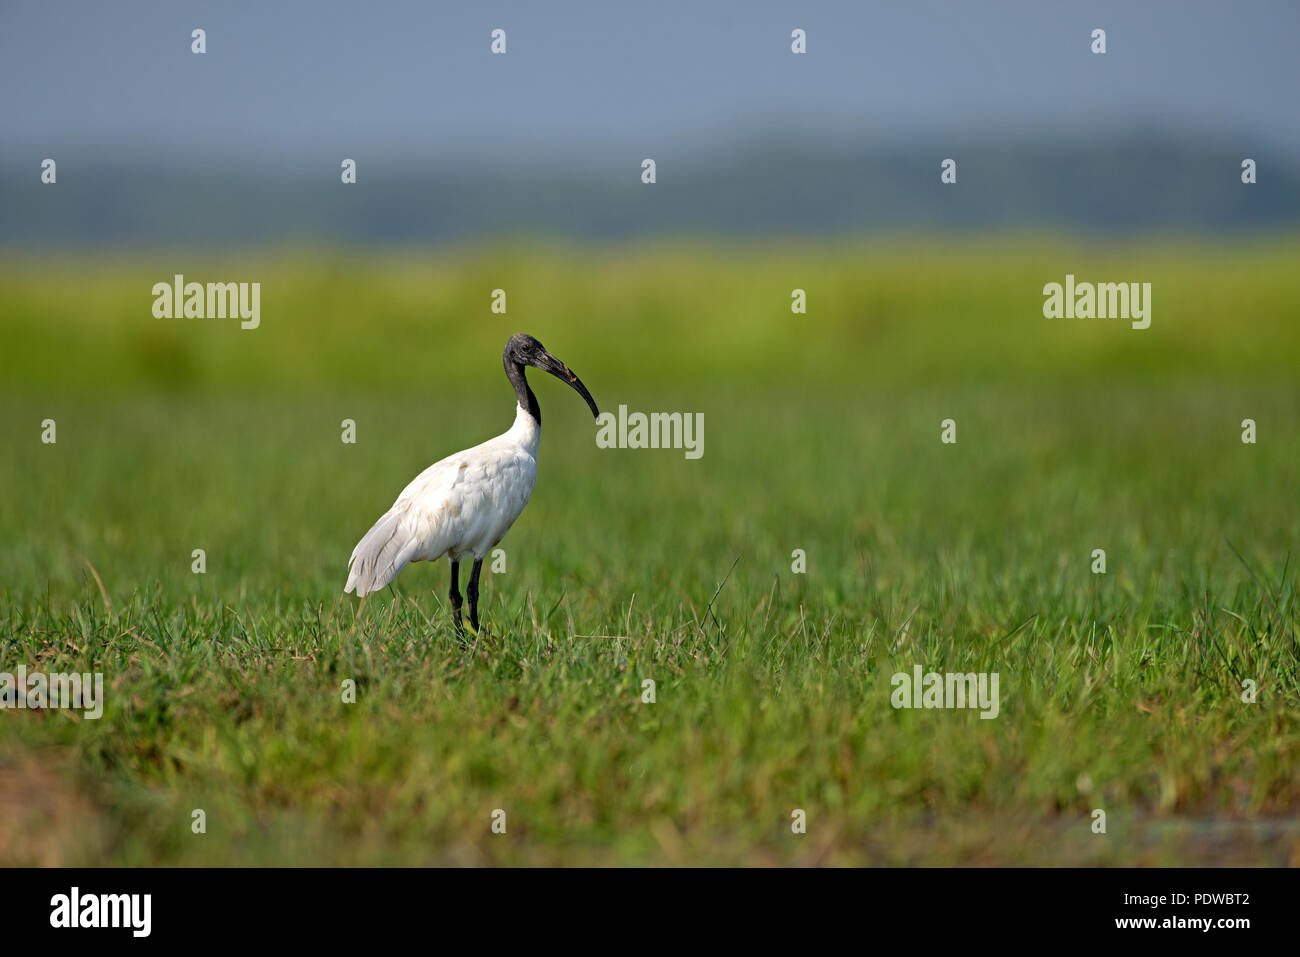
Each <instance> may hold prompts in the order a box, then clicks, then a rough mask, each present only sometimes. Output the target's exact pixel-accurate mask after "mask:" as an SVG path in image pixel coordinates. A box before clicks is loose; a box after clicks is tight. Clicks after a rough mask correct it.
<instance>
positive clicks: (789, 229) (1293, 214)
mask: <svg viewBox="0 0 1300 957" xmlns="http://www.w3.org/2000/svg"><path fill="white" fill-rule="evenodd" d="M792 141H793V142H792ZM373 154H374V155H371V154H370V152H368V151H366V150H364V149H358V150H355V151H353V152H352V153H351V154H349V156H350V158H352V159H355V160H356V162H357V183H356V184H355V185H343V184H342V183H341V182H340V173H341V168H340V161H341V159H342V158H343V157H342V156H337V155H332V154H331V155H326V154H325V153H324V152H322V151H320V150H317V151H314V152H312V153H310V154H304V155H302V156H297V157H285V156H283V155H278V156H276V157H274V158H272V159H269V160H267V162H266V163H264V164H259V163H258V162H256V161H255V160H254V159H251V158H249V157H248V156H247V155H246V154H240V153H237V152H233V151H232V155H235V156H239V157H240V159H239V160H237V161H235V162H231V161H229V160H225V159H214V158H213V157H210V156H207V157H205V156H197V155H195V156H187V155H186V154H184V153H183V152H167V153H165V154H160V156H159V158H149V157H148V156H147V154H143V153H136V154H135V155H134V156H133V157H131V158H126V157H124V156H122V155H118V154H117V153H115V152H114V151H113V150H111V149H106V148H94V149H91V148H85V147H82V148H76V149H65V150H62V151H54V150H50V151H48V152H47V153H46V155H51V156H54V157H55V158H56V161H57V162H58V167H57V176H58V179H57V183H56V184H55V185H53V186H49V185H45V184H42V183H41V180H40V174H41V168H40V163H41V160H42V159H44V155H33V156H30V157H15V156H13V155H12V154H7V155H5V156H4V158H3V159H0V184H2V185H0V244H3V245H6V246H9V247H16V246H17V247H23V246H37V247H40V246H101V245H129V246H137V245H138V246H155V245H161V244H168V243H188V244H200V245H202V244H208V243H217V244H231V243H235V244H238V243H246V242H254V243H267V242H282V241H297V240H307V241H323V242H330V243H344V244H354V243H355V244H380V245H383V244H403V243H429V242H433V243H451V242H457V241H463V240H470V239H477V238H492V239H499V238H503V237H504V238H517V239H527V238H529V237H533V236H545V237H555V236H558V237H566V238H572V239H575V240H611V239H621V238H631V237H638V236H646V235H666V236H681V235H717V236H738V237H761V236H769V235H794V236H798V235H830V236H835V235H861V234H870V233H874V232H881V231H899V230H918V231H941V230H952V231H978V230H988V229H1016V228H1039V227H1042V228H1048V229H1054V230H1064V231H1069V232H1079V233H1100V234H1155V233H1199V234H1206V233H1227V234H1232V233H1243V232H1244V233H1249V232H1253V231H1260V230H1272V229H1287V228H1293V227H1294V226H1296V225H1297V223H1300V163H1298V162H1297V158H1296V157H1295V156H1294V155H1293V154H1291V153H1289V152H1285V151H1273V150H1270V149H1269V148H1267V147H1263V146H1261V147H1259V148H1252V147H1251V146H1250V145H1249V144H1245V145H1243V144H1242V143H1239V142H1226V141H1223V142H1214V141H1210V140H1207V139H1206V138H1205V137H1201V136H1195V135H1190V134H1170V133H1156V132H1150V131H1143V130H1130V131H1128V132H1124V133H1119V134H1101V133H1072V134H1067V135H1057V134H1053V135H1050V136H1034V135H1031V134H1023V135H1020V136H1017V137H1015V138H1013V139H1008V138H1007V137H1006V136H1000V135H999V136H994V135H988V136H981V135H969V134H966V135H962V136H960V137H956V138H948V139H946V140H939V139H937V138H934V139H931V140H928V141H925V142H920V141H917V142H909V143H905V144H904V143H894V144H890V145H878V144H858V145H838V146H826V145H819V144H818V143H817V142H816V141H815V138H812V137H807V136H803V137H795V136H793V135H792V136H791V137H790V138H789V140H785V141H783V140H780V139H776V138H771V137H766V138H765V137H755V138H753V139H751V140H749V141H747V142H743V143H733V144H731V145H729V146H726V147H717V148H713V149H701V148H699V147H698V146H692V147H690V148H677V147H672V146H668V147H665V148H662V149H658V150H648V151H647V152H646V154H645V155H649V156H652V157H653V158H654V159H655V160H656V164H657V171H656V173H657V182H656V183H655V184H654V185H644V184H643V183H642V182H641V161H642V159H643V156H642V155H638V154H629V155H627V156H626V157H603V158H602V161H601V162H599V163H597V162H587V163H582V162H578V161H574V160H568V161H562V160H558V159H551V160H548V159H544V158H541V159H537V160H535V161H529V160H528V159H527V158H523V159H521V158H519V157H517V156H516V157H512V158H510V159H509V160H508V161H504V160H503V161H500V162H498V161H496V160H493V159H491V158H487V157H460V158H452V157H450V156H447V157H439V156H419V157H415V156H411V155H409V154H406V153H402V152H401V151H393V150H384V149H380V148H375V149H374V150H373ZM949 157H951V158H953V159H955V160H956V161H957V183H956V185H944V184H941V182H940V163H941V161H942V160H944V159H946V158H949ZM1246 157H1250V158H1252V159H1254V160H1255V161H1256V163H1257V165H1258V174H1257V175H1258V183H1257V184H1255V185H1250V186H1247V185H1243V183H1242V182H1241V163H1242V160H1243V159H1244V158H1246Z"/></svg>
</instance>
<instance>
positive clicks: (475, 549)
mask: <svg viewBox="0 0 1300 957" xmlns="http://www.w3.org/2000/svg"><path fill="white" fill-rule="evenodd" d="M541 434H542V428H541V426H540V425H539V424H538V423H537V422H536V421H535V420H534V419H533V417H532V416H531V415H530V414H529V413H528V411H527V410H526V409H524V408H523V407H522V406H516V412H515V422H514V425H512V426H511V427H510V429H509V430H508V431H506V432H503V433H502V434H501V435H498V436H496V437H495V438H492V439H488V440H487V441H486V442H484V443H482V444H481V445H476V446H474V447H473V448H472V449H466V450H465V451H463V452H457V453H456V454H455V455H449V456H447V457H446V458H445V459H443V460H442V461H440V462H435V463H434V464H433V465H430V466H429V467H428V468H427V469H425V470H424V471H423V472H421V473H420V474H419V475H417V476H416V477H415V479H414V480H413V481H412V482H411V483H410V484H409V485H407V486H406V488H404V489H402V492H401V494H400V495H398V496H397V501H396V502H394V503H393V507H392V508H390V509H389V510H388V511H387V512H385V513H384V515H383V517H382V518H380V519H379V521H377V522H375V524H374V526H373V527H372V528H371V529H370V531H368V532H366V534H365V536H364V537H363V538H362V539H361V541H360V542H358V543H357V547H356V548H354V549H353V550H352V558H351V559H349V562H348V567H349V573H348V583H347V587H346V588H344V591H345V592H351V591H355V592H356V594H357V595H358V596H362V595H367V594H369V593H370V592H372V591H378V590H379V589H381V588H383V587H384V586H385V585H387V584H388V583H389V582H391V581H392V580H393V579H394V578H396V577H397V573H398V572H400V571H401V570H402V569H403V568H405V567H406V565H407V563H408V562H432V561H437V560H438V559H440V558H444V557H446V558H450V559H451V560H452V561H460V560H461V559H463V558H468V557H471V556H472V557H473V558H474V559H476V560H477V559H481V558H483V557H484V556H485V555H487V553H488V552H490V551H491V550H492V549H493V548H495V547H496V545H497V543H499V542H500V541H501V539H502V537H503V536H504V535H505V533H506V532H507V531H508V530H509V528H510V526H511V525H513V524H514V523H515V519H517V518H518V517H519V513H520V512H522V511H523V510H524V506H525V505H527V504H528V499H529V497H530V496H531V495H532V494H533V485H534V484H536V482H537V449H538V445H539V440H540V438H541Z"/></svg>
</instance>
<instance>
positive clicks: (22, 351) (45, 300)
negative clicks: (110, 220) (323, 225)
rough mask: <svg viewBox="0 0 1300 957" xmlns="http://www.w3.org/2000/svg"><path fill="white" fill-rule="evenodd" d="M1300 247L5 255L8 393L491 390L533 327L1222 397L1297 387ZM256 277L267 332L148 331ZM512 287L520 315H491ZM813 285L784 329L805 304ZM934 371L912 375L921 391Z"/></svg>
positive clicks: (817, 374)
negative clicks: (1136, 295)
mask: <svg viewBox="0 0 1300 957" xmlns="http://www.w3.org/2000/svg"><path fill="white" fill-rule="evenodd" d="M1297 261H1300V240H1291V239H1288V240H1285V241H1272V242H1257V243H1245V242H1239V243H1228V242H1226V241H1225V242H1222V243H1217V244H1214V243H1207V242H1203V241H1191V240H1185V241H1177V240H1169V241H1167V242H1164V243H1144V244H1117V243H1114V242H1113V241H1108V242H1105V243H1100V242H1099V243H1096V244H1085V243H1081V242H1078V241H1074V242H1065V241H1062V240H1056V239H1050V238H1046V237H1042V238H1032V237H1021V238H1015V239H989V240H985V241H982V242H973V241H967V242H953V241H939V240H935V241H926V240H922V239H919V238H900V239H896V240H893V241H890V242H884V241H878V242H875V243H864V244H860V245H827V246H823V247H819V246H815V245H807V244H793V243H792V244H787V245H781V244H776V243H769V244H754V245H751V246H729V247H723V248H721V249H719V248H717V247H715V246H709V245H705V244H699V245H690V244H684V243H683V244H665V245H652V246H614V247H610V248H607V249H604V250H600V249H594V248H590V247H572V248H558V249H557V248H554V247H542V246H519V247H491V248H470V249H461V250H456V251H426V252H421V253H406V254H396V253H393V254H386V255H383V256H378V255H375V254H372V253H365V252H356V253H343V252H340V251H337V250H336V251H331V252H323V251H311V250H298V251H270V252H263V253H259V254H252V253H248V254H245V255H243V256H241V257H233V256H230V257H227V256H219V255H214V254H210V253H200V252H166V253H144V252H138V253H133V254H123V255H122V256H120V257H107V258H105V257H99V258H93V259H91V258H79V257H75V256H71V255H69V254H57V253H51V254H49V256H48V257H45V258H41V259H35V258H29V259H17V258H12V257H11V258H8V259H5V260H0V302H2V303H3V322H4V330H5V333H4V334H5V349H4V350H3V352H2V353H0V379H2V381H3V382H4V383H5V384H6V386H7V387H8V389H10V390H13V391H22V392H31V393H35V394H38V395H42V396H47V397H48V396H52V395H63V394H69V393H81V394H92V395H96V396H103V395H104V394H105V393H106V392H108V391H128V390H132V389H141V388H143V389H163V390H175V389H195V390H201V391H208V392H213V393H217V394H225V393H230V392H239V393H241V394H242V393H246V392H247V391H249V390H257V391H259V392H260V391H277V392H299V391H303V390H312V391H325V392H328V393H331V394H336V395H339V394H343V395H346V394H355V393H364V394H366V395H373V394H375V393H376V392H401V393H408V392H417V393H420V394H423V395H426V396H429V397H430V398H433V397H436V396H437V395H439V394H442V393H445V392H447V391H450V390H451V389H465V388H484V389H490V388H493V387H497V386H499V385H500V383H499V382H496V381H495V380H494V379H493V373H494V372H495V371H496V368H497V366H498V364H499V361H498V356H499V354H500V350H501V347H502V345H503V344H504V341H505V338H506V336H507V335H509V334H510V333H512V332H516V331H521V330H522V331H527V332H530V333H532V334H533V335H536V336H537V337H538V338H540V339H541V340H542V341H543V342H545V343H547V345H548V346H549V347H551V348H552V349H553V350H554V351H555V352H556V353H557V354H559V355H561V356H562V357H564V358H565V359H566V360H568V361H570V362H571V364H572V365H573V366H574V367H575V368H578V369H591V370H592V371H593V372H595V373H597V374H598V376H599V378H600V379H602V380H603V381H604V382H607V383H609V384H610V386H611V387H614V388H617V389H626V390H631V391H646V390H653V389H659V388H664V387H669V386H672V387H678V388H682V389H686V390H689V391H692V392H693V391H698V390H700V389H701V388H705V387H707V386H708V385H710V384H711V383H712V384H718V385H723V386H732V385H745V386H750V387H753V388H763V389H775V388H786V389H791V390H796V391H801V392H803V391H810V390H814V391H824V390H834V389H850V390H852V389H857V388H859V387H861V386H863V385H866V384H880V385H891V386H922V385H923V386H925V387H927V388H933V387H936V386H942V385H944V384H946V383H956V382H965V383H979V384H985V385H988V384H994V383H1001V382H1041V381H1044V380H1047V381H1051V382H1062V381H1071V382H1084V381H1088V382H1092V381H1096V380H1097V379H1099V378H1104V379H1116V378H1122V379H1138V378H1140V379H1142V380H1144V381H1151V380H1154V379H1159V380H1170V379H1181V380H1185V381H1197V380H1198V379H1205V380H1208V382H1209V383H1211V384H1212V383H1220V384H1221V383H1224V382H1225V381H1231V380H1238V379H1244V380H1249V381H1252V382H1258V381H1261V380H1273V381H1278V382H1289V381H1292V379H1293V374H1294V371H1295V368H1296V358H1297V355H1300V271H1298V270H1297V269H1296V268H1295V264H1296V262H1297ZM176 273H180V274H183V275H184V276H185V277H186V280H187V281H197V282H209V281H211V282H218V281H243V282H260V283H261V284H262V292H261V295H262V320H261V327H260V328H258V329H255V330H241V329H239V327H238V323H237V322H234V321H232V320H228V319H227V320H219V319H212V320H200V319H171V320H166V319H156V318H154V316H153V314H152V305H153V296H152V294H151V292H150V290H151V288H152V287H153V284H154V283H156V282H170V281H171V278H172V276H173V275H174V274H176ZM1066 273H1073V274H1074V275H1075V276H1076V277H1077V278H1078V280H1079V281H1094V282H1105V281H1132V282H1138V281H1142V282H1150V283H1152V286H1153V291H1152V295H1153V302H1154V313H1153V320H1152V324H1151V328H1150V329H1146V330H1141V331H1138V330H1130V329H1128V328H1127V326H1126V324H1125V323H1124V322H1123V321H1121V320H1069V319H1061V320H1047V319H1044V318H1043V315H1042V305H1043V295H1042V288H1043V285H1044V284H1045V283H1048V282H1062V281H1063V280H1064V277H1065V274H1066ZM498 288H500V289H504V290H505V291H506V294H507V308H508V311H507V314H506V315H504V316H501V315H494V314H493V313H492V312H491V309H490V304H491V293H492V290H494V289H498ZM795 288H802V289H805V290H807V293H808V303H809V306H808V315H807V316H806V317H796V316H792V315H791V312H790V294H791V290H792V289H795ZM918 380H919V381H918Z"/></svg>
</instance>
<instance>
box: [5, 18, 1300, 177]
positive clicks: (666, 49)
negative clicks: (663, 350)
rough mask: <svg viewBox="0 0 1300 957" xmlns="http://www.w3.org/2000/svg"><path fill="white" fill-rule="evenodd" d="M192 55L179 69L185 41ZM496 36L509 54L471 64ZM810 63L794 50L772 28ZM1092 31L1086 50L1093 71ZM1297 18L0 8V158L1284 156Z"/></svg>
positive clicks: (1291, 116)
mask: <svg viewBox="0 0 1300 957" xmlns="http://www.w3.org/2000/svg"><path fill="white" fill-rule="evenodd" d="M195 27H202V28H204V29H205V30H206V31H207V44H208V52H207V54H206V55H203V56H196V55H194V54H192V53H191V52H190V31H191V30H192V29H193V28H195ZM495 27H501V28H504V29H505V30H506V31H507V37H508V53H507V54H506V55H505V56H493V55H491V54H490V53H489V33H490V31H491V30H492V29H493V28H495ZM795 27H802V28H804V29H805V30H807V32H808V53H807V55H805V56H794V55H793V54H791V53H790V31H791V30H792V29H793V28H795ZM1094 27H1101V28H1104V29H1105V30H1106V31H1107V45H1108V52H1107V53H1106V55H1104V56H1094V55H1092V54H1091V53H1090V52H1089V49H1088V47H1089V34H1090V31H1091V30H1092V29H1093V28H1094ZM1298 92H1300V4H1298V3H1295V2H1266V0H1243V2H1235V3H1234V2H1227V0H1217V2H1207V0H1159V2H1155V0H1124V2H1111V3H1097V2H1087V3H1072V2H1054V0H1003V2H999V0H990V2H969V3H968V2H962V0H947V2H893V3H867V2H856V3H853V2H825V0H823V2H810V3H808V2H806V3H793V2H774V0H749V2H709V0H697V2H677V0H656V2H651V3H630V2H613V0H606V2H545V0H525V2H484V3H469V2H466V3H457V4H451V3H433V2H385V0H376V2H339V0H317V2H312V3H306V2H283V0H281V2H274V0H272V2H251V0H248V2H221V3H218V2H207V3H198V2H183V0H182V2H177V0H157V2H135V0H123V2H114V3H105V2H100V0H95V2H75V3H59V2H50V0H43V2H41V0H4V3H3V4H0V115H2V116H3V137H2V141H0V151H2V152H4V153H6V154H9V155H13V154H15V153H22V154H25V153H27V152H28V151H36V152H44V151H46V150H47V149H49V148H53V147H56V146H69V145H70V146H80V147H85V146H89V145H92V144H93V145H96V146H104V147H107V148H111V149H114V150H121V149H136V150H142V151H148V152H152V151H155V150H164V151H180V152H191V153H201V154H202V155H203V156H204V157H205V158H206V159H207V160H208V161H210V162H212V163H214V164H218V165H220V164H223V163H226V162H239V161H249V160H252V161H254V162H256V161H263V160H264V161H271V162H273V161H275V160H276V158H277V157H281V158H282V157H283V156H285V155H286V154H292V153H293V152H294V151H297V150H303V149H320V150H330V151H334V150H339V151H342V152H343V154H344V155H348V154H349V153H351V152H357V151H359V150H360V149H362V148H369V149H371V150H374V149H380V148H382V149H384V150H392V151H397V152H401V151H404V150H410V151H413V152H432V153H436V154H457V153H459V154H463V153H483V152H486V153H491V154H492V155H493V156H494V157H498V158H502V159H511V158H517V159H520V160H527V159H528V158H530V157H533V156H536V155H538V154H545V155H547V156H548V157H551V158H554V157H555V156H556V155H557V154H558V155H562V156H566V157H572V158H573V159H575V160H577V161H581V160H582V159H583V158H584V157H585V158H588V159H594V160H600V159H601V158H602V157H601V154H603V153H605V152H607V151H615V150H616V151H623V150H627V149H631V150H633V151H640V150H645V151H646V155H649V151H650V150H651V149H653V148H657V147H662V146H663V145H664V144H665V143H667V142H691V143H697V144H698V143H708V142H726V141H728V140H729V139H731V140H734V139H735V137H736V136H738V135H747V134H750V133H753V132H755V131H758V130H763V131H766V132H767V133H768V134H771V132H772V131H773V130H776V131H778V133H780V131H782V130H784V129H789V131H790V135H791V137H794V138H798V137H841V138H845V139H858V140H861V139H882V140H883V139H889V140H897V139H905V138H906V137H907V136H909V135H913V134H917V133H922V134H926V135H932V134H935V133H936V132H937V133H940V134H942V132H943V131H945V130H949V129H952V130H964V131H970V130H971V129H972V128H977V129H978V128H986V129H990V128H991V129H995V130H996V129H1001V128H1006V129H1009V130H1010V129H1013V128H1014V129H1016V130H1018V131H1024V130H1025V129H1032V128H1033V127H1034V126H1036V125H1038V124H1051V125H1052V126H1053V127H1055V128H1061V127H1064V128H1066V129H1069V130H1072V131H1074V132H1079V133H1084V134H1086V133H1087V132H1088V131H1089V130H1092V129H1102V130H1104V128H1105V127H1106V126H1108V125H1115V126H1124V125H1127V126H1132V125H1133V124H1134V123H1137V124H1146V123H1152V124H1160V125H1162V126H1168V127H1173V128H1178V129H1190V130H1192V131H1201V130H1204V131H1206V132H1207V133H1211V134H1214V135H1216V136H1221V137H1225V138H1229V139H1232V138H1237V137H1240V138H1242V139H1244V140H1246V141H1247V142H1245V143H1243V146H1245V147H1251V146H1254V145H1255V144H1256V143H1270V144H1276V145H1277V146H1279V147H1281V148H1283V149H1285V150H1287V151H1290V152H1293V153H1294V152H1300V111H1298V110H1297V107H1296V99H1297V93H1298Z"/></svg>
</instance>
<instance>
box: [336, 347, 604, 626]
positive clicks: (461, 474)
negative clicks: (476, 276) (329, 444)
mask: <svg viewBox="0 0 1300 957" xmlns="http://www.w3.org/2000/svg"><path fill="white" fill-rule="evenodd" d="M501 363H502V366H503V367H504V368H505V373H506V378H507V379H509V380H510V385H511V386H512V387H513V388H514V390H515V399H516V406H515V424H514V425H512V426H511V427H510V429H509V430H508V431H506V432H504V433H502V434H501V435H498V436H497V437H496V438H494V439H488V441H486V442H484V443H483V444H482V445H476V446H474V447H473V448H472V449H466V450H465V451H464V452H457V453H456V454H455V455H449V456H447V457H446V458H445V459H443V460H442V461H441V462H436V463H434V464H433V465H431V466H429V467H428V468H427V469H425V470H424V471H423V472H421V473H420V474H419V475H417V476H416V477H415V481H413V482H411V484H410V485H408V486H406V488H404V489H402V493H401V494H400V495H398V496H397V501H396V502H394V503H393V507H392V508H390V509H389V510H388V511H387V512H385V513H384V514H383V515H382V516H381V517H380V519H379V521H377V522H375V524H374V525H373V526H371V528H370V531H368V532H366V534H365V535H364V536H362V539H361V541H359V542H358V543H357V547H356V548H354V549H352V558H351V559H349V561H348V583H347V585H346V586H345V587H344V591H345V592H356V593H357V595H358V596H365V595H368V594H370V593H371V592H373V591H378V590H379V589H381V588H383V587H384V586H385V585H387V584H388V583H389V582H391V581H392V580H393V579H394V578H396V577H397V574H398V573H399V572H400V571H401V570H402V569H403V568H405V567H406V566H407V565H408V564H409V563H410V562H432V561H437V560H438V559H440V558H449V559H451V589H450V591H449V592H448V593H447V597H448V598H449V599H450V600H451V611H452V615H453V621H454V622H455V625H456V632H457V634H463V630H462V625H461V614H460V610H461V605H462V604H463V602H462V596H461V593H460V585H459V574H460V562H461V560H462V559H465V558H472V559H473V560H474V566H473V568H472V570H471V571H470V577H469V588H468V590H467V595H466V597H468V598H469V620H470V624H471V625H472V626H473V627H474V628H475V629H477V628H478V626H479V622H478V597H479V587H478V586H479V574H480V572H481V571H482V570H483V558H484V557H485V556H486V555H487V553H488V552H489V551H491V550H492V549H493V548H495V547H496V545H497V543H498V542H500V541H501V538H502V536H504V535H505V533H506V532H507V531H508V530H509V529H510V526H511V525H513V524H514V523H515V519H517V518H518V517H519V513H520V512H522V511H523V510H524V506H525V505H527V504H528V499H529V497H530V496H531V495H532V494H533V485H535V484H536V482H537V448H538V445H539V442H540V439H541V435H542V410H541V408H540V406H538V404H537V396H535V395H534V394H533V390H532V389H531V388H530V387H529V385H528V377H527V375H526V367H528V366H531V367H532V368H534V369H540V370H542V371H543V372H547V373H550V374H551V375H553V376H555V377H556V378H557V379H560V380H561V381H562V382H564V383H565V384H566V385H568V386H569V387H570V388H571V389H573V390H574V391H575V392H577V393H578V394H579V395H580V396H582V398H583V401H585V402H586V403H587V407H588V408H589V409H591V414H592V415H593V416H597V417H599V415H600V410H599V409H597V408H596V400H595V399H593V398H592V397H591V393H590V392H588V391H587V387H586V386H585V385H583V384H582V380H581V379H579V378H578V376H577V375H576V374H575V373H574V372H573V370H571V369H570V368H569V367H568V366H567V365H566V364H565V363H563V362H561V361H560V360H559V359H557V358H555V356H553V355H551V354H550V353H549V352H547V351H546V348H545V347H544V346H543V345H542V344H541V343H540V342H538V341H537V340H536V339H534V338H533V337H532V336H528V335H524V334H523V333H518V334H516V335H513V336H511V337H510V340H509V341H508V342H507V343H506V348H505V351H504V352H503V353H502V355H501Z"/></svg>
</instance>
